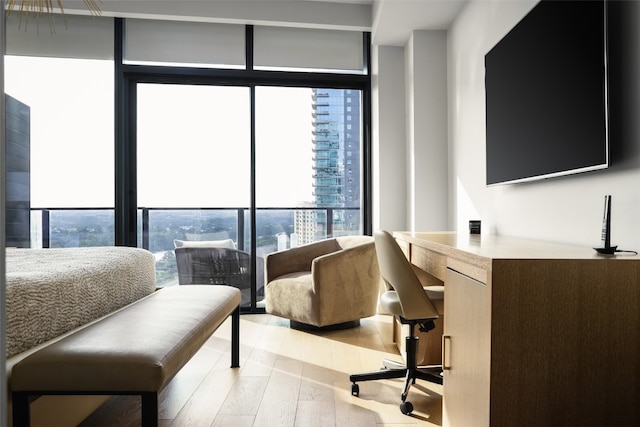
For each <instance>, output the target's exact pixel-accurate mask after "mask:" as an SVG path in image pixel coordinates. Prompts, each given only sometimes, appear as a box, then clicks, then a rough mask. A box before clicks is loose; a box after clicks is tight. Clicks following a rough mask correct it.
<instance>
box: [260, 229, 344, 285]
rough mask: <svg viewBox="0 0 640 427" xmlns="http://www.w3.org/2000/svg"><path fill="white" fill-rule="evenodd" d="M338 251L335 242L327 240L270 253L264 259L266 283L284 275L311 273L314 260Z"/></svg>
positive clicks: (338, 247)
mask: <svg viewBox="0 0 640 427" xmlns="http://www.w3.org/2000/svg"><path fill="white" fill-rule="evenodd" d="M338 250H340V246H339V245H338V243H337V242H336V240H335V239H328V240H321V241H318V242H314V243H309V244H307V245H303V246H298V247H297V248H291V249H287V250H284V251H279V252H273V253H270V254H268V255H267V257H266V259H265V272H266V283H269V282H270V281H272V280H273V279H275V278H276V277H279V276H282V275H284V274H289V273H295V272H298V271H311V264H312V262H313V260H314V259H316V258H318V257H320V256H323V255H325V254H328V253H331V252H335V251H338Z"/></svg>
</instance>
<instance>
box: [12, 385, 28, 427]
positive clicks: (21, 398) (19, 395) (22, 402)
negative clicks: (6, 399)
mask: <svg viewBox="0 0 640 427" xmlns="http://www.w3.org/2000/svg"><path fill="white" fill-rule="evenodd" d="M11 399H12V405H13V427H29V424H30V423H31V420H30V418H31V416H30V414H29V393H23V392H17V391H16V392H13V395H12V397H11Z"/></svg>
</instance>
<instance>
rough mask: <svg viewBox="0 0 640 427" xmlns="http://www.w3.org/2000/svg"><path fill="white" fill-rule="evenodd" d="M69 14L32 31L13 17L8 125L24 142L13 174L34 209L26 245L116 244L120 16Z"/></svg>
mask: <svg viewBox="0 0 640 427" xmlns="http://www.w3.org/2000/svg"><path fill="white" fill-rule="evenodd" d="M68 18H69V23H68V29H67V30H66V31H65V32H63V33H54V34H51V33H50V32H49V31H45V30H43V29H40V31H36V29H35V27H30V28H29V31H25V28H24V25H25V23H24V22H23V23H22V24H20V23H19V22H18V21H19V18H18V17H17V16H15V15H11V16H10V17H9V19H8V22H7V27H8V28H7V56H6V57H5V75H4V78H5V92H6V93H7V94H8V95H9V96H11V98H12V100H13V102H12V105H11V111H12V113H11V116H10V119H9V120H7V123H6V124H7V127H8V128H10V131H9V132H10V135H11V140H12V146H19V147H20V150H19V151H17V152H18V154H17V155H16V158H14V159H11V161H12V162H15V164H12V165H11V166H12V172H11V173H12V174H15V175H18V176H17V178H16V180H15V181H16V182H19V183H21V184H23V187H22V191H23V192H24V194H26V195H27V200H26V203H25V204H22V205H21V206H22V207H25V208H26V209H27V210H30V211H31V215H30V216H28V217H24V216H22V215H21V216H20V218H21V221H28V222H29V224H26V227H20V230H27V231H26V232H28V233H29V234H30V235H28V236H26V237H27V239H28V240H29V241H30V244H28V245H26V246H32V247H41V246H45V247H70V246H105V245H113V244H114V226H113V221H114V215H113V207H114V186H113V170H114V154H113V153H114V145H113V138H114V98H113V68H114V63H113V42H112V38H113V36H112V33H113V20H112V19H109V18H95V19H93V18H88V17H74V16H70V17H68ZM31 24H32V25H33V23H31ZM20 25H22V26H23V27H22V28H19V26H20ZM88 34H90V35H91V37H87V35H88ZM78 40H83V43H77V41H78ZM22 162H24V166H23V165H18V163H22ZM13 166H17V167H16V168H13ZM12 181H13V179H12ZM18 188H20V187H18ZM18 193H19V191H18ZM43 223H44V224H45V227H46V226H47V224H49V227H48V230H46V231H45V232H44V233H43ZM29 230H30V231H29Z"/></svg>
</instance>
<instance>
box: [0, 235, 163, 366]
mask: <svg viewBox="0 0 640 427" xmlns="http://www.w3.org/2000/svg"><path fill="white" fill-rule="evenodd" d="M6 283H7V288H6V316H7V320H6V334H7V357H8V358H10V357H12V356H14V355H17V354H19V353H21V352H24V351H26V350H28V349H31V348H33V347H35V346H37V345H39V344H42V343H44V342H46V341H48V340H50V339H52V338H56V337H58V336H60V335H62V334H64V333H65V332H68V331H70V330H72V329H75V328H77V327H79V326H82V325H84V324H86V323H88V322H90V321H92V320H94V319H97V318H99V317H101V316H104V315H106V314H109V313H111V312H113V311H115V310H117V309H119V308H121V307H123V306H125V305H127V304H129V303H131V302H133V301H136V300H138V299H140V298H142V297H144V296H145V295H148V294H150V293H152V292H153V291H154V290H155V288H156V285H155V261H154V257H153V255H152V254H151V252H149V251H147V250H144V249H139V248H130V247H122V246H117V247H116V246H110V247H90V248H58V249H16V248H7V250H6Z"/></svg>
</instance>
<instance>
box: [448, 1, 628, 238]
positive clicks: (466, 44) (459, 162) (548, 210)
mask: <svg viewBox="0 0 640 427" xmlns="http://www.w3.org/2000/svg"><path fill="white" fill-rule="evenodd" d="M536 3H537V0H518V1H504V0H482V1H471V2H470V3H469V4H468V5H467V6H466V7H465V9H464V10H463V11H462V12H461V14H460V15H459V16H458V18H457V19H456V21H455V22H454V24H453V25H452V27H451V28H450V30H449V32H448V78H449V96H448V99H449V126H450V128H449V153H450V154H449V155H450V161H451V167H450V170H449V189H450V192H451V195H450V197H451V198H450V224H451V225H452V226H453V227H454V228H456V229H457V230H460V231H465V232H466V230H467V229H468V228H467V227H468V225H467V224H468V220H469V219H481V220H482V228H483V233H495V234H501V235H508V236H519V237H527V238H535V239H541V240H550V241H559V242H567V243H574V244H580V245H589V246H597V245H598V244H599V243H600V227H601V222H602V213H603V208H604V195H605V194H611V195H612V243H613V244H618V245H619V246H620V249H629V250H640V185H639V184H640V161H639V160H638V159H639V158H640V156H639V155H638V145H639V144H640V140H639V139H638V135H640V131H639V129H638V128H639V125H637V124H636V123H637V122H638V120H637V118H636V117H637V115H638V112H639V111H640V110H638V106H639V105H640V101H639V99H640V91H638V90H637V89H638V83H637V80H638V79H639V78H640V77H638V76H640V74H638V72H637V71H638V69H640V66H639V65H638V64H640V59H639V57H640V54H639V53H638V52H640V49H639V46H640V43H639V42H638V41H636V40H638V37H637V34H638V31H637V30H635V29H634V28H637V27H638V24H639V23H640V7H637V6H635V5H632V4H631V3H637V2H630V5H629V6H625V7H627V10H626V11H625V12H623V13H622V14H621V16H622V17H619V18H618V19H619V20H624V22H621V21H617V22H616V23H615V25H613V26H614V27H615V31H617V32H619V33H620V35H618V36H615V37H613V38H610V44H614V50H615V51H617V53H614V55H615V56H612V57H611V61H610V65H612V68H610V70H611V71H612V72H613V73H614V74H615V75H613V76H612V75H610V77H611V80H610V81H611V82H613V83H615V85H618V86H616V87H613V86H612V92H614V93H612V94H611V110H610V113H611V114H610V115H611V144H612V145H611V153H612V161H613V163H612V167H611V168H609V169H608V170H604V171H597V172H588V173H584V174H579V175H573V176H569V177H562V178H553V179H548V180H544V181H537V182H534V183H527V184H516V185H505V186H496V187H490V188H487V187H486V186H485V121H484V120H485V92H484V55H485V54H486V52H487V51H488V50H489V49H491V48H492V47H493V46H494V45H495V44H496V43H497V42H498V41H499V40H500V39H501V37H503V36H504V35H505V34H506V33H507V32H508V31H509V30H510V29H511V28H512V27H513V26H514V25H515V24H516V23H517V22H518V21H519V20H520V19H521V18H522V17H523V16H524V15H525V14H526V13H527V12H528V11H529V10H530V9H531V8H532V7H533V6H534V5H535V4H536ZM616 37H617V38H616ZM623 58H624V59H623ZM611 62H614V64H611ZM625 79H626V80H625ZM622 80H624V82H623V81H622ZM625 82H626V83H625ZM627 83H628V84H627Z"/></svg>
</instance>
